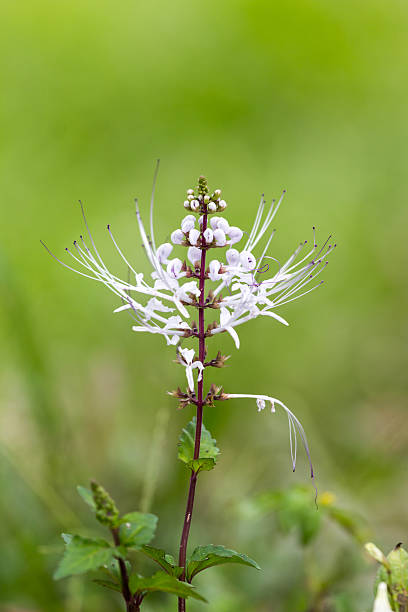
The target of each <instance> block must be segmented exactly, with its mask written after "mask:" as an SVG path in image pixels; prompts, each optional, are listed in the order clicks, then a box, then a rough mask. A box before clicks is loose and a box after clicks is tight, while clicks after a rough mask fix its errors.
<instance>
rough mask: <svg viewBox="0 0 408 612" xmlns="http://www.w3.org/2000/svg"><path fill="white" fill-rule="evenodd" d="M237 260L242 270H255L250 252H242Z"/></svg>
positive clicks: (254, 263)
mask: <svg viewBox="0 0 408 612" xmlns="http://www.w3.org/2000/svg"><path fill="white" fill-rule="evenodd" d="M239 259H240V262H241V265H242V267H243V268H244V270H254V269H255V268H256V259H255V257H254V256H253V255H252V253H251V252H250V251H242V253H241V255H240V258H239Z"/></svg>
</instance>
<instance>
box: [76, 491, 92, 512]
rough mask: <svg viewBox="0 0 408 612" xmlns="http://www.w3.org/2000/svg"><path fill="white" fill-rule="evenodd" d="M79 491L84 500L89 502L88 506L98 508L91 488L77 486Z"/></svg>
mask: <svg viewBox="0 0 408 612" xmlns="http://www.w3.org/2000/svg"><path fill="white" fill-rule="evenodd" d="M77 491H78V493H79V495H80V496H81V497H82V499H83V500H84V502H85V503H86V504H88V506H90V507H91V508H92V509H93V510H96V504H95V500H94V498H93V495H92V491H91V490H90V489H87V488H86V487H82V486H81V485H78V486H77Z"/></svg>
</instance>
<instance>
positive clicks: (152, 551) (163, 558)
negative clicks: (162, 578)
mask: <svg viewBox="0 0 408 612" xmlns="http://www.w3.org/2000/svg"><path fill="white" fill-rule="evenodd" d="M141 552H143V553H144V554H145V555H146V556H147V557H149V558H150V559H153V561H156V563H158V564H159V565H160V567H162V568H163V569H164V571H165V572H167V573H168V574H170V575H171V576H176V578H178V577H179V576H181V574H182V573H183V568H182V567H179V566H177V565H176V562H175V559H174V557H172V555H168V554H167V553H166V552H165V551H164V550H162V549H161V548H154V547H153V546H142V548H141Z"/></svg>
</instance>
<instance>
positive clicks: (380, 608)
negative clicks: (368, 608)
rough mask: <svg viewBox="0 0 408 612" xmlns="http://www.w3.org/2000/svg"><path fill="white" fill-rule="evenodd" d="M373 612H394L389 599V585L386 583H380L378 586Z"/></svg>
mask: <svg viewBox="0 0 408 612" xmlns="http://www.w3.org/2000/svg"><path fill="white" fill-rule="evenodd" d="M373 612H392V608H391V606H390V601H389V599H388V589H387V584H386V583H385V582H380V584H379V585H378V588H377V596H376V598H375V601H374V608H373Z"/></svg>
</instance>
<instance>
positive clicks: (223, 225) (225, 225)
mask: <svg viewBox="0 0 408 612" xmlns="http://www.w3.org/2000/svg"><path fill="white" fill-rule="evenodd" d="M217 229H222V231H223V232H225V233H226V234H228V233H229V230H230V229H231V228H230V226H229V223H228V221H227V220H226V219H224V218H220V219H219V221H218V223H217Z"/></svg>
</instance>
